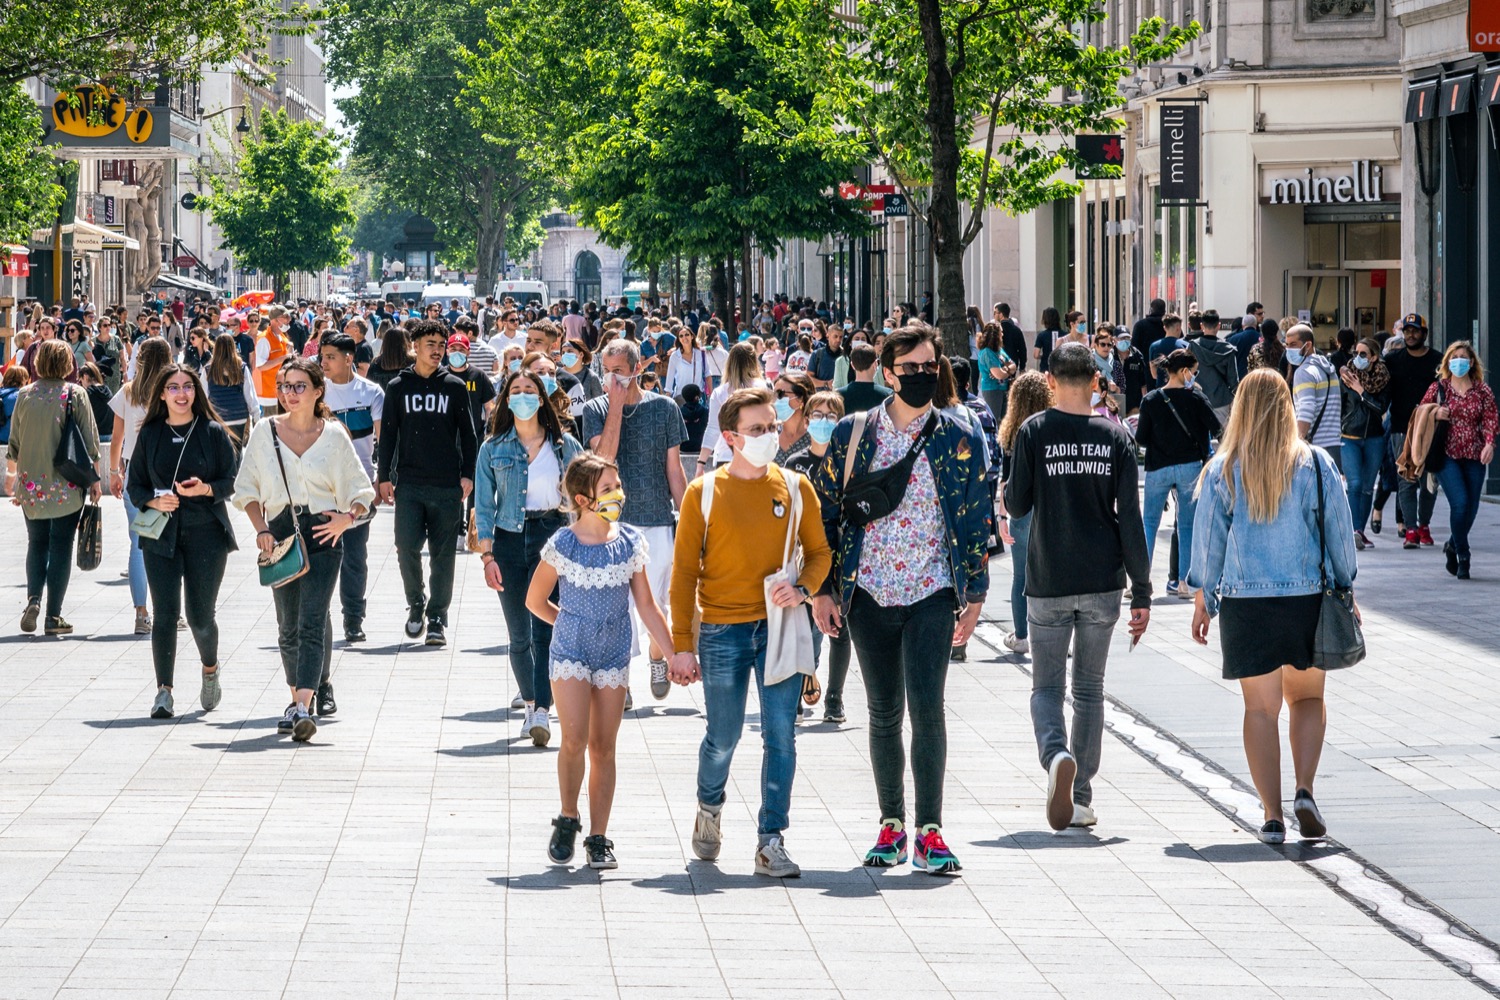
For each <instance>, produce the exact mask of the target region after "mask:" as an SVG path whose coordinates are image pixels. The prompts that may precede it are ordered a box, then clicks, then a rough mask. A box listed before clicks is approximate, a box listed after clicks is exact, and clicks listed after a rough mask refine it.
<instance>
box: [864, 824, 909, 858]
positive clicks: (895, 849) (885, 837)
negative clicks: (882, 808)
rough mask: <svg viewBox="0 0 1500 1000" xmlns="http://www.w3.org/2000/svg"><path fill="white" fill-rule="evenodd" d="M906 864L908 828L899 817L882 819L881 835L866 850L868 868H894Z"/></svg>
mask: <svg viewBox="0 0 1500 1000" xmlns="http://www.w3.org/2000/svg"><path fill="white" fill-rule="evenodd" d="M904 864H906V829H905V827H904V826H903V825H902V823H901V821H900V820H899V819H885V820H881V821H880V836H879V837H877V838H876V840H875V846H874V847H872V848H870V849H869V850H868V851H866V852H865V867H866V868H894V867H896V866H897V865H904Z"/></svg>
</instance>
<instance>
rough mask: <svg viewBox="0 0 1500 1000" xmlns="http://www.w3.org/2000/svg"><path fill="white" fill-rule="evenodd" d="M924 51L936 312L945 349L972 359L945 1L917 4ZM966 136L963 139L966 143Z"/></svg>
mask: <svg viewBox="0 0 1500 1000" xmlns="http://www.w3.org/2000/svg"><path fill="white" fill-rule="evenodd" d="M917 17H918V19H919V21H920V24H921V29H922V47H923V49H925V50H926V53H927V116H926V122H927V135H928V138H929V140H930V141H931V143H932V203H931V207H930V208H929V209H928V212H927V221H928V227H929V229H930V230H931V237H932V246H933V255H934V256H935V257H936V258H937V278H938V280H937V313H936V316H935V319H936V320H937V325H938V327H939V328H940V329H941V330H942V331H943V349H944V351H945V352H946V353H947V354H948V355H949V356H950V357H968V356H969V329H968V324H967V322H966V320H965V318H964V313H965V309H964V306H965V304H966V302H965V296H964V246H963V217H962V215H961V213H960V211H959V203H958V163H959V156H960V154H961V153H962V147H961V146H960V140H959V134H958V122H957V119H956V117H955V115H956V111H955V107H954V100H953V73H952V71H951V69H950V67H949V65H948V39H947V36H946V35H945V34H944V29H943V5H942V2H941V0H917ZM967 138H968V137H967V135H965V136H964V139H965V140H967Z"/></svg>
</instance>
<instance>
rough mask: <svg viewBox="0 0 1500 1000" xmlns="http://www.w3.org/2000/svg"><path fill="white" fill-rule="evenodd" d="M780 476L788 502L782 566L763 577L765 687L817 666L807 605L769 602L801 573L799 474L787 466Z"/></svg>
mask: <svg viewBox="0 0 1500 1000" xmlns="http://www.w3.org/2000/svg"><path fill="white" fill-rule="evenodd" d="M781 475H782V477H783V478H784V479H785V480H786V490H787V494H788V497H789V503H788V504H787V507H788V510H787V525H786V544H785V546H783V548H782V557H781V569H779V570H777V571H776V572H774V573H772V574H771V575H770V576H768V577H766V579H765V595H766V670H765V684H766V686H767V687H769V686H770V685H772V684H780V683H781V682H782V681H784V680H788V679H790V678H792V677H795V676H796V675H798V674H810V673H812V672H813V670H814V668H815V666H816V660H815V658H814V656H815V654H814V652H813V635H812V618H811V616H810V615H809V614H808V610H807V606H806V605H805V604H798V605H796V606H795V607H790V608H779V607H777V606H776V605H775V604H774V603H772V601H771V590H772V589H773V588H775V587H776V586H777V585H778V584H780V583H782V582H783V581H785V582H787V583H790V584H792V585H793V586H796V584H797V580H798V578H799V577H800V576H801V575H802V547H801V546H800V545H799V544H798V543H797V532H798V528H799V527H800V524H801V521H802V482H801V480H802V477H801V476H800V475H799V474H797V473H795V472H793V471H792V470H790V469H782V470H781Z"/></svg>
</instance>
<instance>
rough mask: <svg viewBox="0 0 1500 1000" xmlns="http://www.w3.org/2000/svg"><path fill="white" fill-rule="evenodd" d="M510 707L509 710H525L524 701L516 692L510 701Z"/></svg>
mask: <svg viewBox="0 0 1500 1000" xmlns="http://www.w3.org/2000/svg"><path fill="white" fill-rule="evenodd" d="M510 707H511V708H525V707H526V699H525V698H522V697H521V692H519V691H517V692H516V696H515V697H514V698H512V699H511V700H510Z"/></svg>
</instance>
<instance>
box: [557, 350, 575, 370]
mask: <svg viewBox="0 0 1500 1000" xmlns="http://www.w3.org/2000/svg"><path fill="white" fill-rule="evenodd" d="M558 360H559V361H561V362H562V366H563V367H564V368H572V367H573V366H574V365H576V364H578V352H577V351H568V352H567V353H566V354H564V355H563V356H562V357H561V358H558Z"/></svg>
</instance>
